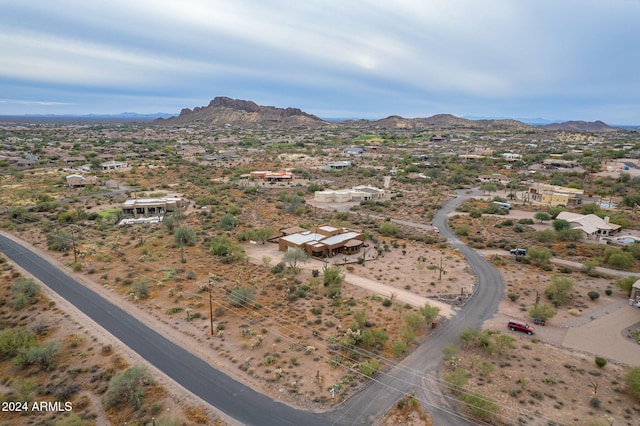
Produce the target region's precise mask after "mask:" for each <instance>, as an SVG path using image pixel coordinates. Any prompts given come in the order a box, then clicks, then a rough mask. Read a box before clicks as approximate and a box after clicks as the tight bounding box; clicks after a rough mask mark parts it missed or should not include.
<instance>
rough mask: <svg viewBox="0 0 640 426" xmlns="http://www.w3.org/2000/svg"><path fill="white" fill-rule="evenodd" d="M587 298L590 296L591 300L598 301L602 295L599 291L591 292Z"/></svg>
mask: <svg viewBox="0 0 640 426" xmlns="http://www.w3.org/2000/svg"><path fill="white" fill-rule="evenodd" d="M587 296H589V299H591V300H596V299H598V298H599V297H600V293H598V292H597V291H590V292H589V293H587Z"/></svg>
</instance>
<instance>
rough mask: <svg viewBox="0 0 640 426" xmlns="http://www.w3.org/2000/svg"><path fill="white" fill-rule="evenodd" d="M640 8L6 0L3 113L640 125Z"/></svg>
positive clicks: (0, 64)
mask: <svg viewBox="0 0 640 426" xmlns="http://www.w3.org/2000/svg"><path fill="white" fill-rule="evenodd" d="M638 46H640V0H482V1H479V0H437V1H435V0H394V1H389V0H387V1H382V0H269V1H265V0H261V1H259V0H179V1H178V0H173V1H169V0H154V1H148V0H127V1H124V0H91V1H87V0H55V1H51V0H0V115H23V114H79V115H84V114H118V113H122V112H136V113H141V114H148V113H156V112H164V113H171V114H178V113H179V112H180V110H181V109H182V108H194V107H197V106H205V105H207V104H208V103H209V102H210V101H211V99H213V98H214V97H216V96H227V97H230V98H234V99H244V100H252V101H254V102H256V103H258V104H260V105H271V106H277V107H281V108H286V107H294V108H300V109H302V110H303V111H305V112H308V113H311V114H315V115H317V116H319V117H322V118H366V119H379V118H384V117H387V116H390V115H400V116H402V117H406V118H415V117H429V116H432V115H435V114H440V113H448V114H453V115H456V116H459V117H470V116H472V117H494V118H500V117H510V118H527V119H531V118H538V117H541V118H544V119H548V120H563V121H564V120H585V121H594V120H602V121H604V122H606V123H608V124H636V125H637V124H640V51H639V47H638Z"/></svg>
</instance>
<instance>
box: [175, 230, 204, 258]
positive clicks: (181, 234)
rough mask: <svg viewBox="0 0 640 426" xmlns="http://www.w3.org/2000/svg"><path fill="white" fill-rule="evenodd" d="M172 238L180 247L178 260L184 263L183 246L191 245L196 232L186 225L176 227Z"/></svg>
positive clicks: (194, 241) (195, 239)
mask: <svg viewBox="0 0 640 426" xmlns="http://www.w3.org/2000/svg"><path fill="white" fill-rule="evenodd" d="M173 239H174V241H175V243H176V245H177V246H178V247H180V262H182V263H185V260H184V246H193V245H195V243H196V241H197V239H198V238H197V236H196V232H195V231H194V230H193V229H191V228H189V227H187V226H181V227H179V228H176V230H175V231H174V232H173Z"/></svg>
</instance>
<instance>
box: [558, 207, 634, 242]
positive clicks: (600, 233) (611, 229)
mask: <svg viewBox="0 0 640 426" xmlns="http://www.w3.org/2000/svg"><path fill="white" fill-rule="evenodd" d="M556 219H562V220H566V221H567V222H569V223H570V224H571V227H572V228H574V229H579V230H581V231H582V232H584V233H585V234H586V236H587V238H591V237H594V238H596V239H599V238H600V237H604V236H609V235H611V234H613V233H615V232H618V231H619V230H620V228H621V226H620V225H616V224H614V223H609V216H605V218H604V219H602V218H601V217H600V216H596V215H595V214H587V215H583V214H578V213H571V212H560V214H558V216H556Z"/></svg>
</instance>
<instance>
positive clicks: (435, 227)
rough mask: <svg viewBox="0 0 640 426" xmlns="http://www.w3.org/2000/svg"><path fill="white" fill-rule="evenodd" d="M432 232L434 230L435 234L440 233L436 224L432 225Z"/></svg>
mask: <svg viewBox="0 0 640 426" xmlns="http://www.w3.org/2000/svg"><path fill="white" fill-rule="evenodd" d="M433 232H435V233H436V234H439V233H440V230H439V229H438V227H437V226H434V227H433Z"/></svg>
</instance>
